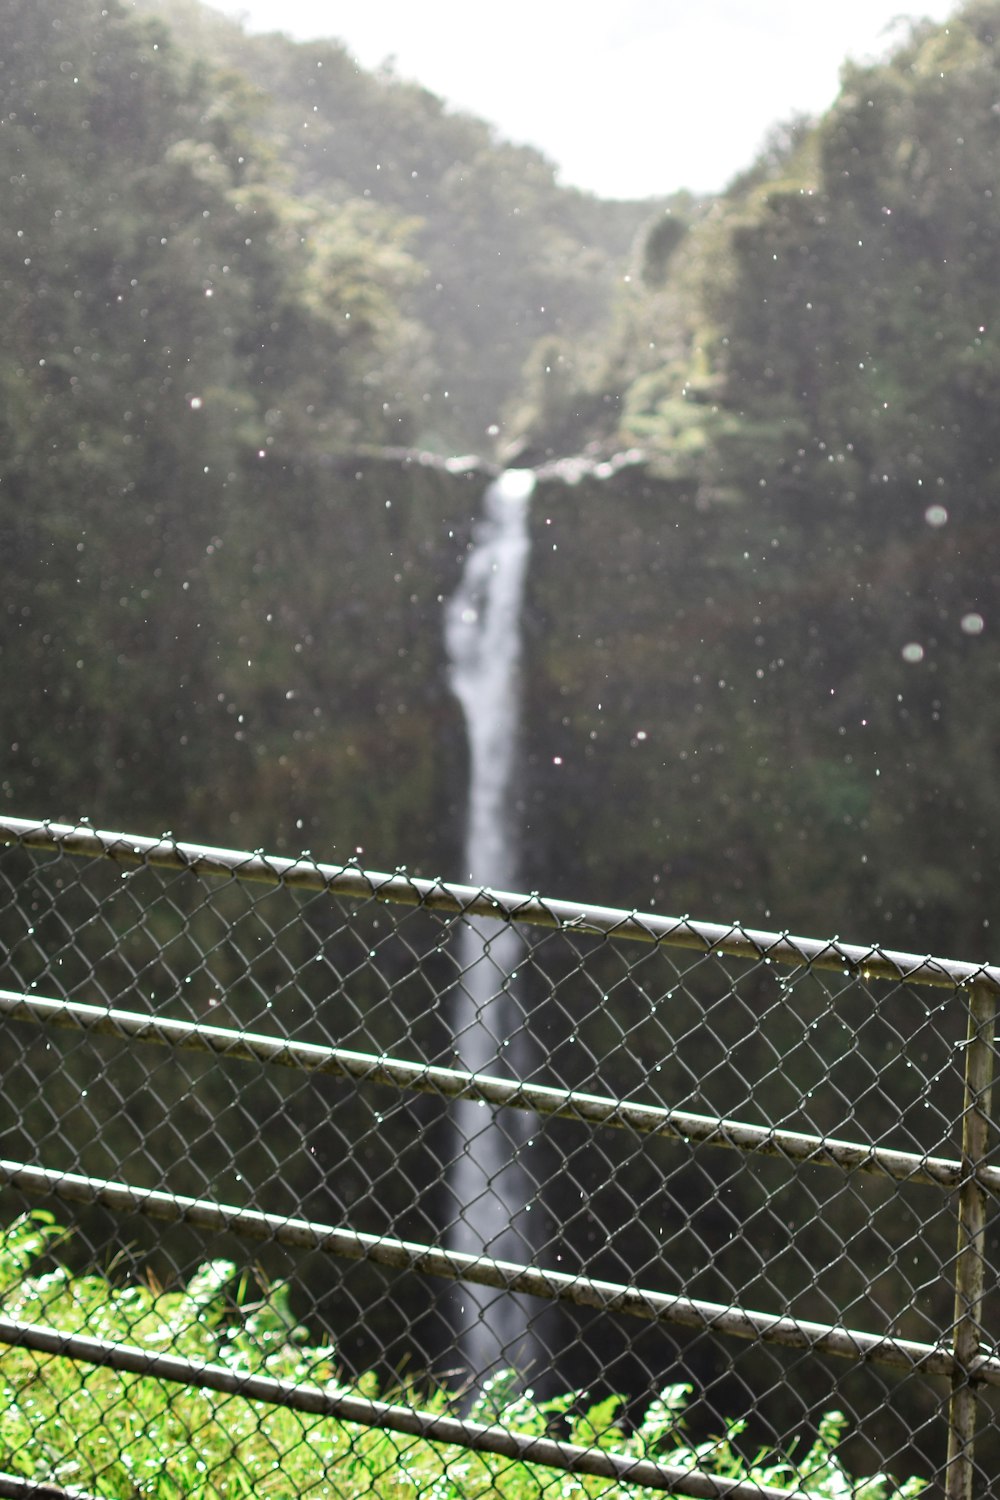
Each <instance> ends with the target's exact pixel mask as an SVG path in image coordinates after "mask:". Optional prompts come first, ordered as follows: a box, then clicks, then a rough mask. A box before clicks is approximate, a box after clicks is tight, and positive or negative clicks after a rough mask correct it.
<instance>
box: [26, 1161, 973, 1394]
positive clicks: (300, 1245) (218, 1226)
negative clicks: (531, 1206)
mask: <svg viewBox="0 0 1000 1500" xmlns="http://www.w3.org/2000/svg"><path fill="white" fill-rule="evenodd" d="M0 1184H3V1185H4V1186H7V1187H13V1188H19V1189H20V1190H21V1191H22V1192H24V1193H31V1194H34V1195H36V1196H42V1197H47V1196H49V1195H51V1196H52V1197H55V1198H59V1199H62V1200H64V1201H65V1202H69V1203H98V1204H100V1205H101V1206H102V1207H104V1208H108V1209H110V1210H111V1211H112V1212H113V1213H119V1214H129V1213H135V1214H141V1215H143V1216H144V1217H147V1218H151V1219H158V1220H163V1221H167V1222H173V1223H181V1224H192V1225H194V1226H195V1227H197V1228H199V1229H204V1230H206V1231H207V1232H209V1233H211V1234H224V1233H230V1234H236V1235H239V1236H241V1237H243V1238H246V1239H251V1240H257V1241H270V1242H273V1243H275V1244H279V1245H287V1246H290V1247H292V1248H295V1249H299V1250H318V1251H320V1252H321V1253H323V1254H326V1255H336V1256H339V1257H342V1258H345V1259H347V1260H365V1261H373V1262H374V1263H375V1264H376V1265H382V1266H389V1267H391V1268H392V1269H393V1270H398V1271H416V1272H418V1273H419V1274H420V1275H423V1276H441V1277H444V1278H446V1279H447V1280H449V1281H468V1282H473V1283H475V1284H476V1285H478V1286H489V1287H495V1288H497V1289H498V1290H500V1291H504V1292H525V1293H527V1294H528V1295H529V1296H534V1297H545V1298H549V1299H553V1300H556V1301H562V1302H572V1303H575V1304H576V1305H577V1306H579V1307H593V1308H597V1309H599V1310H601V1311H605V1312H616V1313H625V1314H627V1315H628V1316H630V1317H635V1318H643V1319H645V1320H647V1321H650V1322H659V1323H671V1324H675V1325H676V1326H678V1327H681V1328H694V1329H698V1330H699V1331H705V1330H709V1331H712V1332H715V1333H724V1334H728V1335H729V1336H730V1337H733V1338H739V1339H749V1340H751V1341H754V1342H760V1343H765V1344H778V1345H781V1346H783V1347H784V1348H788V1349H809V1350H811V1351H812V1352H813V1353H817V1354H833V1355H837V1356H838V1357H840V1358H844V1359H854V1360H864V1361H871V1362H873V1363H877V1364H884V1365H892V1366H893V1367H895V1368H896V1369H901V1370H921V1371H923V1373H924V1374H925V1375H941V1376H945V1377H947V1378H954V1377H955V1376H956V1375H960V1376H961V1378H962V1380H963V1381H965V1380H966V1379H970V1380H976V1381H982V1382H983V1383H984V1384H987V1385H994V1386H1000V1359H997V1358H993V1357H989V1356H986V1355H979V1356H977V1357H975V1358H974V1359H972V1360H971V1361H970V1362H969V1364H968V1365H963V1366H960V1365H959V1363H958V1361H957V1360H956V1358H955V1356H954V1354H953V1353H952V1352H951V1351H950V1350H948V1349H945V1348H943V1347H941V1346H938V1345H935V1344H924V1343H918V1342H917V1341H916V1340H914V1339H899V1338H893V1337H891V1336H887V1335H881V1334H874V1333H865V1332H862V1331H861V1330H859V1329H854V1328H844V1327H838V1326H837V1325H836V1324H830V1323H815V1322H812V1321H808V1320H806V1319H802V1318H787V1317H781V1316H779V1315H777V1314H775V1313H765V1312H752V1311H749V1310H747V1309H745V1308H739V1307H729V1306H726V1304H725V1303H722V1302H705V1301H701V1300H698V1299H695V1298H692V1297H679V1296H674V1295H672V1294H671V1293H669V1292H656V1291H652V1290H650V1289H648V1288H645V1287H635V1286H628V1285H626V1284H624V1283H622V1282H616V1281H600V1280H597V1279H595V1278H592V1277H588V1276H576V1275H573V1274H571V1273H569V1272H566V1271H553V1270H550V1269H541V1268H538V1267H535V1266H528V1265H523V1264H521V1263H520V1262H517V1261H507V1260H494V1259H493V1258H491V1257H490V1256H487V1255H466V1254H463V1253H461V1252H460V1251H457V1250H442V1249H440V1248H439V1247H438V1246H436V1245H425V1244H421V1243H419V1242H414V1241H411V1240H399V1239H394V1238H392V1237H390V1236H388V1235H376V1234H361V1233H359V1232H358V1231H357V1230H353V1229H344V1228H339V1227H338V1226H336V1225H333V1224H320V1223H316V1222H314V1221H312V1220H309V1219H299V1218H294V1217H289V1216H286V1215H283V1214H268V1213H262V1212H260V1211H259V1210H258V1209H249V1208H240V1207H238V1206H237V1205H234V1204H219V1203H212V1202H210V1201H208V1200H207V1199H203V1198H191V1197H187V1196H186V1195H184V1194H180V1193H165V1192H161V1191H159V1190H158V1189H155V1188H141V1187H134V1186H130V1185H129V1184H128V1183H123V1182H113V1181H110V1180H108V1179H106V1178H103V1177H88V1176H84V1175H83V1174H82V1173H78V1172H58V1171H54V1170H52V1169H50V1168H47V1167H35V1166H30V1165H28V1164H27V1163H25V1162H15V1161H5V1160H0Z"/></svg>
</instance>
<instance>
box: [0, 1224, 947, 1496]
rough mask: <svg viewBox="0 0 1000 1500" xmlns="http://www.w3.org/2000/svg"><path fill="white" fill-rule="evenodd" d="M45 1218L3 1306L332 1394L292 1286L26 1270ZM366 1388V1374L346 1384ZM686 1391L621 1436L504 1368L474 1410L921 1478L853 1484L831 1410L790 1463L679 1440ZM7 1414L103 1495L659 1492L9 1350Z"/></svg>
mask: <svg viewBox="0 0 1000 1500" xmlns="http://www.w3.org/2000/svg"><path fill="white" fill-rule="evenodd" d="M58 1233H59V1231H58V1230H56V1229H54V1228H53V1226H52V1224H51V1222H50V1221H48V1220H47V1216H44V1215H34V1216H33V1217H32V1218H31V1219H23V1220H19V1221H18V1222H17V1223H15V1224H14V1225H12V1226H11V1227H10V1228H9V1229H7V1230H6V1231H5V1233H4V1234H3V1236H2V1237H0V1307H2V1309H3V1312H4V1315H5V1316H7V1317H13V1318H18V1319H21V1320H23V1321H25V1322H34V1323H44V1324H46V1325H48V1326H54V1327H57V1328H60V1329H62V1330H63V1331H65V1332H67V1333H70V1332H79V1331H85V1332H87V1333H88V1334H90V1335H92V1336H95V1337H99V1338H103V1339H108V1340H112V1341H115V1342H121V1343H129V1344H133V1345H134V1344H140V1345H145V1346H147V1347H150V1348H153V1349H161V1348H168V1349H169V1350H170V1351H171V1352H174V1353H178V1354H180V1355H182V1356H183V1357H184V1358H187V1359H192V1360H201V1361H206V1362H209V1363H214V1364H222V1365H224V1366H226V1367H227V1368H229V1369H231V1370H234V1371H236V1372H238V1373H240V1374H251V1375H255V1374H266V1375H269V1376H271V1377H272V1378H276V1379H284V1380H290V1381H295V1382H298V1383H300V1384H311V1385H317V1384H318V1385H321V1386H324V1387H326V1388H327V1389H329V1388H330V1387H331V1386H332V1387H333V1389H334V1390H335V1391H337V1392H338V1393H342V1394H345V1395H347V1394H351V1389H352V1388H351V1387H349V1386H346V1385H344V1384H343V1382H342V1381H341V1380H340V1379H339V1378H338V1372H337V1365H336V1351H335V1350H333V1349H329V1348H327V1349H317V1348H313V1347H310V1346H308V1345H307V1344H305V1342H304V1339H305V1331H304V1330H303V1329H299V1328H297V1327H296V1326H295V1321H294V1318H293V1316H292V1314H291V1311H290V1308H289V1304H288V1297H287V1289H286V1288H285V1287H284V1286H282V1285H281V1284H276V1285H271V1286H269V1287H267V1288H266V1290H264V1291H263V1293H262V1294H260V1295H257V1294H255V1293H254V1292H253V1291H252V1290H251V1289H249V1287H248V1284H247V1283H246V1282H245V1281H244V1282H242V1283H237V1280H236V1276H235V1271H234V1268H233V1267H232V1266H230V1265H227V1264H226V1263H225V1262H223V1261H214V1262H210V1263H209V1264H207V1265H204V1266H203V1267H202V1268H201V1269H200V1271H199V1272H198V1274H197V1275H196V1276H194V1277H193V1278H192V1279H191V1280H190V1281H189V1282H188V1284H187V1285H186V1286H185V1287H183V1288H181V1289H179V1290H171V1291H167V1290H164V1289H162V1288H159V1287H156V1286H150V1285H148V1284H141V1283H130V1284H127V1285H124V1286H121V1285H114V1284H112V1283H110V1282H109V1281H108V1280H106V1279H105V1278H104V1277H101V1276H86V1277H72V1276H70V1275H68V1274H67V1273H66V1271H65V1270H63V1269H56V1270H54V1271H50V1272H49V1273H48V1274H45V1275H39V1274H34V1275H33V1274H31V1262H32V1260H33V1259H34V1258H35V1257H36V1256H37V1255H38V1254H39V1252H40V1251H41V1250H42V1249H43V1248H44V1246H45V1243H46V1241H47V1240H49V1239H51V1238H53V1237H54V1236H57V1235H58ZM355 1389H356V1390H357V1393H358V1394H361V1395H364V1396H368V1397H372V1396H376V1395H377V1394H378V1386H377V1384H376V1383H375V1382H374V1380H373V1379H372V1378H370V1377H365V1378H363V1379H362V1380H361V1381H360V1382H359V1384H358V1386H357V1387H356V1388H355ZM689 1393H690V1387H689V1386H685V1385H678V1386H671V1387H667V1388H666V1389H665V1390H663V1391H662V1392H661V1393H660V1394H659V1395H658V1396H657V1397H656V1399H655V1400H654V1401H652V1402H651V1403H650V1405H649V1407H648V1409H647V1410H646V1412H645V1414H644V1416H643V1418H642V1420H641V1421H640V1422H639V1423H638V1424H636V1426H635V1427H634V1429H633V1430H632V1431H631V1432H628V1433H626V1431H624V1430H623V1428H622V1426H621V1425H620V1419H619V1410H620V1408H621V1406H622V1398H621V1397H618V1396H611V1397H605V1398H604V1399H603V1400H601V1401H600V1402H598V1403H594V1402H589V1403H588V1401H587V1399H586V1395H587V1393H586V1392H580V1391H576V1392H571V1393H569V1394H568V1395H563V1396H560V1397H556V1398H554V1399H551V1400H548V1401H545V1402H537V1401H536V1400H535V1399H534V1397H533V1396H532V1394H531V1392H530V1391H529V1392H524V1391H521V1390H520V1389H518V1388H517V1386H516V1382H512V1381H511V1379H510V1372H501V1373H500V1374H499V1375H497V1376H495V1377H494V1378H493V1379H492V1380H491V1381H489V1382H488V1383H487V1384H486V1385H485V1386H484V1389H483V1391H482V1392H481V1393H480V1395H479V1396H478V1397H477V1399H476V1402H475V1404H474V1405H473V1407H472V1409H471V1411H470V1412H469V1414H468V1415H469V1417H470V1419H471V1420H472V1421H474V1422H493V1423H496V1424H497V1425H499V1426H501V1427H505V1428H507V1429H508V1430H509V1431H512V1432H517V1433H523V1434H525V1435H526V1436H530V1437H540V1436H550V1435H556V1436H564V1437H566V1438H567V1439H568V1440H569V1441H570V1442H571V1443H575V1444H578V1445H580V1446H584V1447H595V1448H602V1449H608V1450H611V1451H613V1452H617V1453H621V1454H624V1455H627V1456H628V1457H632V1458H650V1459H657V1460H659V1461H661V1462H663V1463H666V1464H670V1465H673V1466H675V1467H677V1468H681V1469H685V1468H697V1469H699V1470H701V1471H705V1472H709V1473H712V1474H718V1475H720V1476H723V1477H725V1478H727V1479H739V1480H744V1481H752V1482H756V1483H758V1484H766V1485H773V1486H783V1487H785V1486H787V1487H789V1488H791V1487H793V1486H801V1490H800V1491H799V1492H800V1493H802V1494H805V1495H818V1496H823V1495H828V1496H830V1495H838V1496H839V1495H846V1494H852V1495H854V1496H855V1497H857V1500H893V1497H896V1500H905V1497H907V1496H914V1495H917V1494H919V1493H920V1491H921V1489H922V1488H923V1485H922V1483H921V1481H920V1480H908V1481H906V1482H905V1483H904V1484H902V1485H901V1486H897V1485H895V1484H893V1483H892V1482H891V1481H889V1480H888V1479H887V1478H886V1477H885V1476H883V1475H873V1476H871V1477H870V1478H867V1479H865V1480H863V1481H860V1482H857V1481H855V1482H854V1484H853V1485H852V1481H851V1479H850V1477H849V1476H848V1474H847V1473H846V1472H845V1470H844V1468H843V1465H842V1462H841V1460H840V1457H839V1454H838V1449H839V1447H840V1444H841V1441H842V1438H843V1435H844V1429H845V1426H846V1422H845V1419H844V1418H843V1417H842V1416H841V1415H840V1414H839V1413H836V1412H834V1413H830V1414H828V1415H827V1416H826V1417H825V1418H824V1420H823V1422H822V1424H821V1426H820V1430H819V1435H818V1437H817V1439H816V1441H815V1443H814V1444H813V1445H812V1446H811V1448H810V1449H809V1450H808V1451H807V1452H803V1453H802V1454H801V1455H800V1456H799V1457H797V1458H795V1459H794V1460H793V1459H792V1458H782V1457H781V1456H779V1455H776V1454H773V1453H768V1452H766V1451H764V1452H761V1453H759V1454H757V1456H756V1458H755V1459H753V1460H751V1461H747V1460H746V1459H744V1458H743V1457H742V1456H741V1454H740V1452H739V1451H738V1447H737V1444H738V1440H739V1437H740V1435H741V1433H742V1431H743V1426H744V1424H742V1423H739V1422H734V1423H731V1424H730V1425H729V1428H728V1430H727V1432H726V1434H725V1436H724V1437H721V1438H718V1439H716V1440H713V1441H709V1442H706V1443H703V1444H700V1445H699V1446H698V1447H692V1446H691V1444H690V1443H689V1442H688V1441H687V1440H686V1437H685V1433H684V1418H683V1409H684V1404H685V1401H686V1398H687V1396H688V1395H689ZM0 1398H2V1400H3V1407H4V1412H5V1417H4V1423H3V1432H2V1437H0V1468H2V1469H3V1470H4V1471H5V1472H6V1473H8V1474H16V1475H18V1476H23V1477H25V1478H28V1479H33V1480H36V1481H37V1482H39V1483H45V1482H46V1481H49V1482H51V1481H53V1480H57V1481H58V1482H59V1483H60V1484H71V1485H75V1486H78V1487H83V1488H86V1489H87V1490H88V1491H91V1492H93V1493H96V1494H99V1495H102V1496H107V1497H108V1500H114V1497H120V1500H125V1497H128V1500H133V1497H139V1496H150V1497H155V1500H175V1497H181V1496H183V1497H184V1500H214V1497H216V1496H218V1497H226V1500H231V1497H233V1496H238V1495H247V1496H249V1495H254V1496H291V1495H295V1496H305V1495H309V1496H314V1497H316V1500H322V1497H326V1496H330V1497H331V1500H333V1497H335V1500H352V1497H354V1496H358V1497H361V1496H371V1497H372V1500H381V1497H386V1500H389V1497H397V1496H400V1495H413V1496H415V1497H417V1500H424V1497H427V1500H431V1497H433V1500H459V1497H461V1500H544V1497H545V1496H553V1495H559V1496H563V1497H566V1496H579V1497H581V1500H585V1497H594V1500H596V1497H598V1496H600V1497H602V1500H654V1497H655V1496H656V1495H658V1494H662V1493H663V1492H662V1491H654V1490H649V1489H645V1488H641V1487H638V1486H635V1485H618V1484H614V1483H609V1481H608V1480H605V1479H595V1478H592V1477H589V1476H587V1475H576V1476H570V1475H566V1474H561V1473H559V1472H558V1471H553V1470H551V1469H546V1468H541V1467H537V1466H533V1465H530V1464H524V1463H520V1462H516V1461H514V1460H511V1459H503V1458H495V1457H491V1456H490V1455H487V1454H476V1453H474V1452H470V1451H465V1450H461V1449H456V1448H452V1447H446V1446H443V1445H441V1444H435V1443H430V1442H427V1441H426V1440H423V1439H419V1438H411V1437H400V1436H396V1435H394V1434H393V1433H392V1432H389V1431H381V1430H379V1429H378V1428H363V1427H359V1426H357V1425H355V1424H350V1423H346V1422H342V1421H339V1420H335V1419H332V1418H327V1419H320V1418H315V1417H307V1416H302V1415H300V1414H298V1413H296V1412H293V1411H290V1410H286V1409H283V1408H281V1407H266V1406H263V1405H261V1404H260V1403H252V1402H249V1401H245V1400H243V1399H241V1398H239V1397H232V1396H222V1395H218V1394H216V1393H213V1392H211V1391H199V1390H193V1389H187V1388H184V1387H177V1386H173V1385H168V1384H166V1383H164V1382H157V1381H155V1380H149V1379H144V1378H142V1377H139V1376H133V1375H122V1374H118V1373H116V1372H115V1371H113V1370H103V1369H92V1368H88V1367H87V1366H81V1365H74V1364H72V1363H71V1362H70V1361H68V1360H64V1359H59V1358H56V1357H53V1356H48V1355H36V1354H32V1353H30V1352H28V1351H22V1350H17V1349H7V1350H5V1351H4V1352H3V1353H2V1354H0ZM389 1398H390V1400H392V1401H393V1402H394V1403H395V1404H397V1405H409V1406H413V1407H416V1408H417V1409H418V1410H421V1411H425V1412H429V1413H432V1414H434V1415H438V1414H445V1413H447V1412H449V1410H451V1409H452V1408H453V1406H454V1397H451V1396H449V1395H448V1393H447V1392H446V1391H444V1390H440V1389H436V1390H435V1389H430V1388H429V1389H427V1390H419V1389H415V1388H407V1389H401V1390H397V1391H394V1392H391V1393H389Z"/></svg>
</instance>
